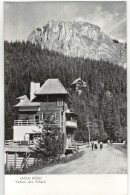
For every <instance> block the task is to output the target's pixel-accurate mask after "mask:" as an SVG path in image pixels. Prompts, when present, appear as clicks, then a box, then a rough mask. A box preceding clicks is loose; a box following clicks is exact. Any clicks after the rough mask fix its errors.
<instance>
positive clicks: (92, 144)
mask: <svg viewBox="0 0 130 195" xmlns="http://www.w3.org/2000/svg"><path fill="white" fill-rule="evenodd" d="M91 146H92V150H93V149H94V143H93V142H92V143H91Z"/></svg>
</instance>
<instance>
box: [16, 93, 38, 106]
mask: <svg viewBox="0 0 130 195" xmlns="http://www.w3.org/2000/svg"><path fill="white" fill-rule="evenodd" d="M25 96H26V95H25ZM25 96H21V97H24V98H17V99H23V100H22V101H21V102H19V103H18V104H16V105H15V106H14V107H24V106H27V107H31V106H40V103H38V102H31V101H30V100H29V99H28V97H27V96H26V97H25Z"/></svg>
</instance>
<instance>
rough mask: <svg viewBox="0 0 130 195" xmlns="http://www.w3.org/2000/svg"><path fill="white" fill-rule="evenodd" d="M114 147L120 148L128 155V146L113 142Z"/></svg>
mask: <svg viewBox="0 0 130 195" xmlns="http://www.w3.org/2000/svg"><path fill="white" fill-rule="evenodd" d="M113 147H114V148H115V149H117V150H120V151H121V152H123V153H124V155H125V156H127V148H126V147H125V146H124V145H122V144H113Z"/></svg>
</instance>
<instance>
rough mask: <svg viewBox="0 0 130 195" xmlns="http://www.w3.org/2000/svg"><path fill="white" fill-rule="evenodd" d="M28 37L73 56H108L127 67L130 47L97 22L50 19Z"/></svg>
mask: <svg viewBox="0 0 130 195" xmlns="http://www.w3.org/2000/svg"><path fill="white" fill-rule="evenodd" d="M27 40H28V41H30V42H31V43H35V44H37V43H39V44H40V45H41V47H42V48H47V49H49V50H54V51H56V52H59V53H63V54H64V55H67V56H72V57H77V56H78V57H84V58H91V59H95V60H100V59H102V60H105V61H109V62H112V63H114V64H118V65H119V66H123V67H126V48H125V45H123V44H122V43H115V42H114V41H113V40H112V39H111V38H110V37H109V36H107V35H106V34H105V33H104V32H102V30H101V28H100V27H98V26H97V25H94V24H91V23H88V22H81V21H49V22H48V23H47V24H46V25H45V26H43V28H37V29H34V30H33V31H32V32H31V34H30V35H29V37H28V39H27Z"/></svg>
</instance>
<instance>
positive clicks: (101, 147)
mask: <svg viewBox="0 0 130 195" xmlns="http://www.w3.org/2000/svg"><path fill="white" fill-rule="evenodd" d="M99 145H100V150H102V149H103V142H102V141H100V143H99ZM91 147H92V150H94V149H98V141H92V142H91Z"/></svg>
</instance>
